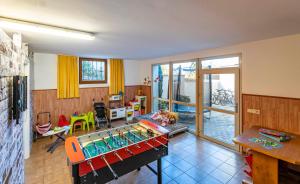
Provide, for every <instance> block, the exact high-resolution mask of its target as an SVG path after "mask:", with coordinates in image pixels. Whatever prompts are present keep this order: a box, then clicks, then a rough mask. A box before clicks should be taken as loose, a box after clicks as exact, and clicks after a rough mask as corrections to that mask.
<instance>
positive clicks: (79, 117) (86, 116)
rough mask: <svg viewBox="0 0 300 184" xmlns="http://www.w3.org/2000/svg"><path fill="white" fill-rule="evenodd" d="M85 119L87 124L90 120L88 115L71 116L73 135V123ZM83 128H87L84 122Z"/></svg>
mask: <svg viewBox="0 0 300 184" xmlns="http://www.w3.org/2000/svg"><path fill="white" fill-rule="evenodd" d="M79 120H83V121H85V123H86V124H87V123H88V121H89V117H88V115H86V114H84V115H79V116H71V121H70V135H72V132H73V125H74V123H75V122H76V121H79ZM87 129H88V130H89V129H90V128H89V126H87ZM83 130H85V124H83Z"/></svg>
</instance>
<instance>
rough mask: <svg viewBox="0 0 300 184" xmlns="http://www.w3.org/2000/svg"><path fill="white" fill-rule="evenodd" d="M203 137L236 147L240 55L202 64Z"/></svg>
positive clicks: (203, 60)
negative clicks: (234, 140)
mask: <svg viewBox="0 0 300 184" xmlns="http://www.w3.org/2000/svg"><path fill="white" fill-rule="evenodd" d="M199 62H200V63H199V66H200V75H199V78H200V80H199V83H200V84H199V88H200V89H199V91H200V98H199V100H200V102H199V105H200V108H199V109H200V118H199V119H200V126H199V131H200V135H201V136H203V137H205V138H207V139H210V140H212V141H215V142H218V143H221V144H223V145H225V146H228V147H231V148H234V143H233V141H232V139H233V138H234V137H235V136H236V135H237V134H238V132H239V96H240V90H239V89H240V85H239V84H240V76H239V63H240V57H239V56H230V57H229V56H228V57H220V58H208V59H202V60H200V61H199Z"/></svg>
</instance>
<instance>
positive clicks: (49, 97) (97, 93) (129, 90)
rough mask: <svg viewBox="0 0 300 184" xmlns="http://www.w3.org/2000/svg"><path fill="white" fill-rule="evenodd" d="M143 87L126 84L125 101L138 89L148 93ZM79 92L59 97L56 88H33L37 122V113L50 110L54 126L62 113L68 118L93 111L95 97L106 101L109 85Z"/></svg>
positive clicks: (132, 97) (97, 99)
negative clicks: (77, 95) (78, 95)
mask: <svg viewBox="0 0 300 184" xmlns="http://www.w3.org/2000/svg"><path fill="white" fill-rule="evenodd" d="M143 89H144V88H143V86H141V85H135V86H125V102H127V101H129V100H132V99H134V98H135V95H137V92H138V90H142V92H143V93H144V94H146V95H147V94H148V91H149V90H147V92H146V93H145V92H144V91H143ZM150 89H151V88H150ZM150 91H151V90H150ZM79 94H80V97H79V98H71V99H57V91H56V89H48V90H33V91H32V103H33V116H34V120H35V122H36V117H37V113H39V112H50V113H51V123H52V124H53V126H56V125H57V121H58V117H59V115H60V114H64V115H65V116H66V117H67V119H69V118H70V116H71V114H73V113H74V112H76V111H77V112H79V113H86V112H89V111H93V99H95V101H96V102H99V101H101V100H102V99H103V100H104V102H105V97H106V96H107V95H108V87H98V88H80V89H79ZM147 98H148V104H150V107H151V103H149V100H150V99H151V97H150V96H147ZM150 102H151V101H150ZM149 109H151V108H149ZM40 120H41V121H42V122H45V121H47V118H46V117H45V116H41V117H40Z"/></svg>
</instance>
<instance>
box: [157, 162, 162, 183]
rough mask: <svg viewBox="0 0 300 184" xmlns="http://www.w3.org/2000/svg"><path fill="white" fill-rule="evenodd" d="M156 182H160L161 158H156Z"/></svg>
mask: <svg viewBox="0 0 300 184" xmlns="http://www.w3.org/2000/svg"><path fill="white" fill-rule="evenodd" d="M157 183H158V184H162V170H161V158H159V159H158V160H157Z"/></svg>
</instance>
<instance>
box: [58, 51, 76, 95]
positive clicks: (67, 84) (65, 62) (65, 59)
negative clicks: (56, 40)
mask: <svg viewBox="0 0 300 184" xmlns="http://www.w3.org/2000/svg"><path fill="white" fill-rule="evenodd" d="M74 97H79V83H78V58H77V57H76V56H64V55H58V56H57V98H74Z"/></svg>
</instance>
